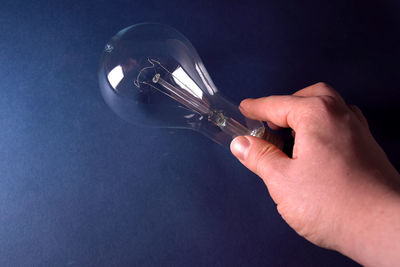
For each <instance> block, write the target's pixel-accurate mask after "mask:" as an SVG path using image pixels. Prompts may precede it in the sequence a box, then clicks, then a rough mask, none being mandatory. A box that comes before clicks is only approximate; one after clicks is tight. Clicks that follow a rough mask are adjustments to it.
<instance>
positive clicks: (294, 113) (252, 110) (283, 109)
mask: <svg viewBox="0 0 400 267" xmlns="http://www.w3.org/2000/svg"><path fill="white" fill-rule="evenodd" d="M304 103H305V97H302V96H293V95H282V96H268V97H262V98H257V99H245V100H243V101H242V102H241V103H240V106H239V109H240V111H241V112H242V113H243V115H244V116H246V117H248V118H250V119H254V120H261V121H270V122H272V123H274V124H275V125H277V126H280V127H284V128H287V127H291V128H292V129H296V128H297V122H298V119H299V112H298V111H299V110H300V108H301V107H302V106H303V105H304Z"/></svg>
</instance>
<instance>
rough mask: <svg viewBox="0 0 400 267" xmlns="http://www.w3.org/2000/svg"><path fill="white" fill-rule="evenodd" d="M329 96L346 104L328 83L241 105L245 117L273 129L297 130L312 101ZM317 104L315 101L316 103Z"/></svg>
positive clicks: (245, 101)
mask: <svg viewBox="0 0 400 267" xmlns="http://www.w3.org/2000/svg"><path fill="white" fill-rule="evenodd" d="M326 96H329V97H331V98H332V99H333V100H337V101H338V102H339V103H343V104H344V100H343V98H342V97H341V96H340V94H339V93H338V92H337V91H335V90H334V89H333V88H332V87H330V86H329V85H327V84H326V83H316V84H314V85H311V86H308V87H306V88H304V89H301V90H299V91H297V92H296V93H294V94H293V95H291V96H290V95H288V96H269V97H263V98H258V99H245V100H243V101H242V102H241V103H240V106H239V108H240V111H241V112H242V113H243V115H244V116H246V117H248V118H251V119H255V120H262V121H267V123H268V126H270V128H272V129H278V128H279V127H285V128H287V127H291V128H292V129H295V130H296V128H297V127H296V125H297V122H298V121H299V119H300V116H301V111H304V110H305V109H310V106H312V102H311V99H312V98H313V97H314V98H315V97H326ZM314 102H315V101H314Z"/></svg>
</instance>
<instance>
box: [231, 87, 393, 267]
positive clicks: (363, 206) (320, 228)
mask: <svg viewBox="0 0 400 267" xmlns="http://www.w3.org/2000/svg"><path fill="white" fill-rule="evenodd" d="M240 110H241V112H242V113H243V114H244V115H245V116H246V117H249V118H252V119H256V120H262V121H266V122H267V123H268V124H269V126H270V127H272V128H279V127H285V128H287V127H290V128H291V129H292V130H293V135H294V136H295V143H294V148H293V155H292V158H289V157H288V156H287V155H286V154H284V153H283V152H282V151H281V150H279V149H278V148H277V147H276V146H274V145H273V144H270V143H268V142H267V141H265V140H262V139H260V138H256V137H253V136H239V137H237V138H235V139H234V140H233V141H232V143H231V151H232V153H233V154H234V155H235V156H236V157H237V158H238V159H239V160H240V162H241V163H243V164H244V165H245V166H246V167H247V168H249V169H250V170H251V171H253V172H254V173H256V174H257V175H258V176H260V178H261V179H262V180H263V181H264V182H265V184H266V186H267V187H268V191H269V193H270V195H271V197H272V199H273V200H274V201H275V203H276V204H277V209H278V212H279V213H280V214H281V216H282V218H283V219H284V220H285V221H286V222H287V223H288V224H289V225H290V226H291V227H292V228H293V229H294V230H295V231H296V232H297V233H298V234H299V235H301V236H303V237H305V238H306V239H307V240H309V241H311V242H312V243H314V244H316V245H318V246H321V247H325V248H328V249H334V250H337V251H339V252H341V253H342V254H344V255H347V256H348V257H350V258H352V259H353V260H355V261H357V262H359V263H360V264H363V265H366V266H398V265H400V175H399V173H398V172H397V171H396V169H395V168H394V167H393V166H392V164H391V163H390V161H389V160H388V158H387V157H386V155H385V153H384V151H383V150H382V149H381V147H380V146H379V145H378V144H377V142H376V141H375V139H374V138H373V136H372V134H371V132H370V131H369V128H368V123H367V120H366V119H365V117H364V116H363V114H362V112H361V111H360V109H359V108H357V107H356V106H348V105H347V104H346V103H345V101H344V100H343V98H342V97H341V96H340V95H339V94H338V93H337V92H336V91H335V90H334V89H333V88H331V87H330V86H328V85H327V84H325V83H317V84H314V85H312V86H309V87H307V88H304V89H302V90H300V91H297V92H296V93H294V94H293V95H285V96H270V97H264V98H259V99H246V100H244V101H242V103H241V104H240Z"/></svg>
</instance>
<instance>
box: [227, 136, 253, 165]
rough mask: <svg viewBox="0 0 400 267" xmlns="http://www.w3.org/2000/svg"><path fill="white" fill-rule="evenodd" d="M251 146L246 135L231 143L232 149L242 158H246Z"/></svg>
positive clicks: (234, 153)
mask: <svg viewBox="0 0 400 267" xmlns="http://www.w3.org/2000/svg"><path fill="white" fill-rule="evenodd" d="M249 148H250V142H249V140H248V139H247V138H246V137H244V136H238V137H236V138H235V139H233V141H232V143H231V151H232V153H233V155H235V156H236V157H237V158H238V159H240V160H245V159H246V156H247V152H248V151H249Z"/></svg>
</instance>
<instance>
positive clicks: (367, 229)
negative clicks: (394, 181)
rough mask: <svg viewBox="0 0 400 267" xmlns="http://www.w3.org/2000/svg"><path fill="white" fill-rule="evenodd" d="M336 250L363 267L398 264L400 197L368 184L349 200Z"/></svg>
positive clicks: (385, 189)
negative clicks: (363, 266)
mask: <svg viewBox="0 0 400 267" xmlns="http://www.w3.org/2000/svg"><path fill="white" fill-rule="evenodd" d="M349 207H351V208H350V209H349V210H348V211H349V212H348V213H347V216H346V217H345V219H344V223H342V228H341V231H340V233H341V234H340V235H338V239H340V240H336V244H337V246H336V247H335V249H336V250H338V251H339V252H341V253H343V254H344V255H346V256H348V257H350V258H352V259H354V260H356V261H357V262H359V263H361V264H362V265H366V266H395V265H397V264H399V263H400V256H399V255H400V195H399V193H398V192H397V191H395V190H393V189H391V188H389V187H387V186H384V185H382V184H378V185H377V184H373V183H371V184H367V185H364V186H363V187H362V188H361V190H359V191H358V192H357V195H354V196H352V198H351V199H350V200H349Z"/></svg>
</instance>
